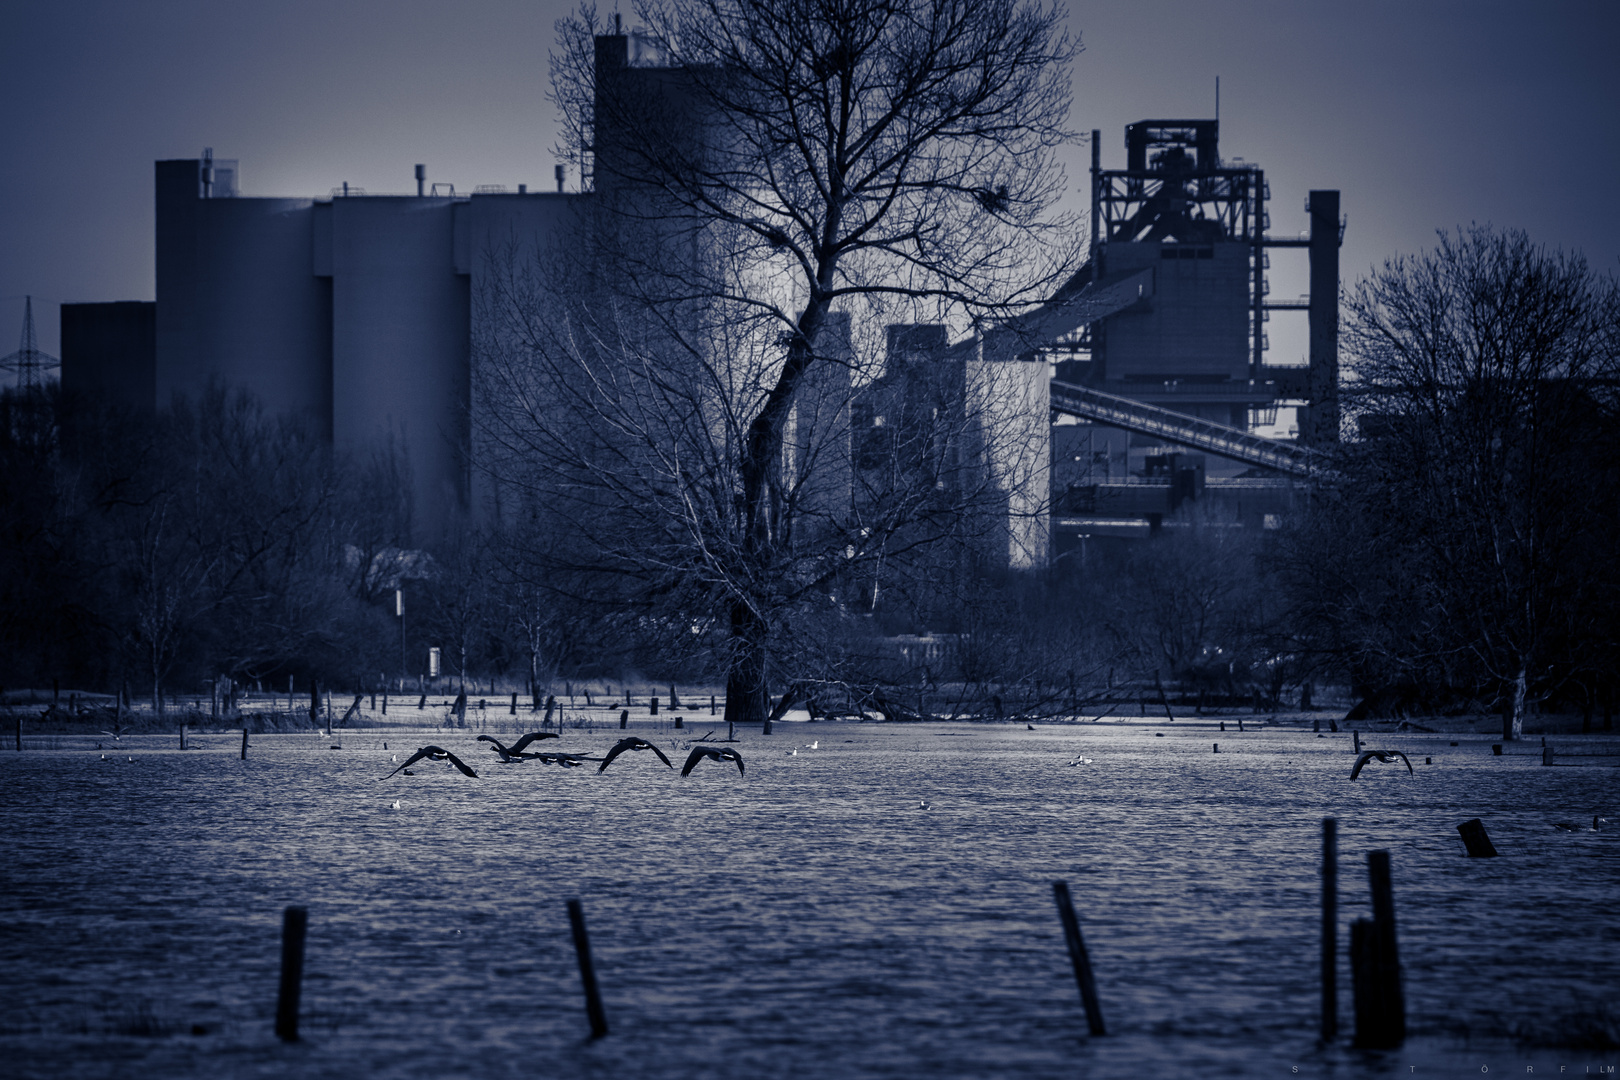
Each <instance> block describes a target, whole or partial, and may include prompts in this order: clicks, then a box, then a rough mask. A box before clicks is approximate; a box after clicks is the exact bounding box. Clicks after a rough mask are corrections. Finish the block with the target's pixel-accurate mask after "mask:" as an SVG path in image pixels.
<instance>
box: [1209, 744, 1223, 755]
mask: <svg viewBox="0 0 1620 1080" xmlns="http://www.w3.org/2000/svg"><path fill="white" fill-rule="evenodd" d="M1210 745H1211V746H1213V747H1214V748H1215V752H1216V753H1217V754H1218V753H1220V752H1221V744H1220V743H1210Z"/></svg>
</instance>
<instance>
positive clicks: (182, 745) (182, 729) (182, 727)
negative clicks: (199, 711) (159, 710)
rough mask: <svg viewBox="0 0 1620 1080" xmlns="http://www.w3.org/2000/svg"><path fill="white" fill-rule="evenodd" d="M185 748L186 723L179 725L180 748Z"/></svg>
mask: <svg viewBox="0 0 1620 1080" xmlns="http://www.w3.org/2000/svg"><path fill="white" fill-rule="evenodd" d="M185 748H186V725H184V724H181V725H180V749H182V750H184V749H185Z"/></svg>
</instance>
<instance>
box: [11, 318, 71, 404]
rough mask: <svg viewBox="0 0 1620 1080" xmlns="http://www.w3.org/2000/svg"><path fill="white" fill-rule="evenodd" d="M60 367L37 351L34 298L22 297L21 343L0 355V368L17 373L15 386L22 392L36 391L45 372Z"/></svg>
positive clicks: (47, 354)
mask: <svg viewBox="0 0 1620 1080" xmlns="http://www.w3.org/2000/svg"><path fill="white" fill-rule="evenodd" d="M58 367H60V362H59V361H58V360H57V359H56V357H54V356H52V355H51V354H49V353H44V352H40V351H39V342H38V341H37V340H36V339H35V337H34V298H33V297H32V296H28V297H25V298H24V299H23V330H22V345H21V346H20V347H19V348H18V349H17V351H16V352H14V353H10V354H8V355H6V356H3V357H0V368H5V369H6V370H7V371H15V372H16V373H17V387H18V389H20V390H22V391H23V392H24V393H30V392H33V391H37V390H39V389H41V388H42V386H43V385H44V378H45V372H46V370H48V369H56V368H58Z"/></svg>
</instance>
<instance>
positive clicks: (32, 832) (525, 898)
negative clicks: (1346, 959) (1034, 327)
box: [0, 723, 1620, 1078]
mask: <svg viewBox="0 0 1620 1080" xmlns="http://www.w3.org/2000/svg"><path fill="white" fill-rule="evenodd" d="M694 726H695V727H696V729H697V730H696V731H693V732H690V734H691V735H693V736H695V735H700V734H701V733H702V731H704V730H707V727H708V725H702V724H700V725H694ZM1155 731H1164V732H1165V734H1166V737H1164V738H1154V737H1153V736H1154V732H1155ZM641 733H642V734H644V735H647V736H648V737H649V738H652V739H653V740H654V741H655V742H658V743H659V744H660V745H661V746H663V747H665V748H666V749H672V748H673V747H674V744H675V742H676V736H678V735H679V736H686V735H688V734H689V733H688V732H679V733H677V732H672V731H668V730H661V729H656V728H652V727H647V728H644V729H643V730H642V732H641ZM946 733H950V735H949V737H947V735H946ZM617 737H618V733H617V730H616V729H615V730H612V731H604V732H573V731H571V732H568V733H566V734H565V736H564V738H563V739H562V740H560V743H559V742H549V743H548V744H547V746H546V749H551V748H553V747H559V748H561V749H567V750H574V751H580V752H586V753H601V752H602V751H603V750H605V749H606V748H607V747H608V746H610V745H611V744H612V742H613V741H614V740H615V739H616V738H617ZM384 738H386V739H388V740H389V743H390V745H391V747H392V749H391V750H387V751H385V750H383V749H382V743H381V740H382V739H384ZM1216 738H1218V740H1219V741H1220V743H1221V753H1220V754H1219V755H1215V754H1212V753H1211V752H1210V745H1209V744H1210V742H1211V741H1214V739H1216ZM812 740H817V741H819V743H820V748H819V749H817V750H809V749H807V748H805V749H800V751H799V753H798V754H797V755H795V756H791V757H790V756H788V755H787V753H786V751H787V750H788V749H789V748H792V747H803V746H804V744H806V743H808V742H811V741H812ZM1376 740H1377V741H1376V743H1375V745H1391V746H1397V747H1399V748H1401V749H1403V750H1405V751H1406V752H1407V753H1408V754H1409V755H1410V756H1411V757H1412V759H1413V761H1414V763H1416V762H1421V761H1422V760H1423V758H1424V757H1425V756H1430V757H1432V758H1433V762H1434V763H1433V765H1429V766H1424V765H1421V764H1419V765H1417V766H1416V768H1417V775H1416V776H1415V777H1409V776H1407V775H1406V770H1405V769H1404V768H1401V767H1400V766H1398V765H1397V766H1380V765H1378V764H1377V763H1374V764H1373V765H1372V766H1369V767H1368V770H1367V771H1366V772H1364V773H1363V775H1362V777H1361V779H1359V780H1357V781H1356V782H1355V783H1354V784H1352V783H1350V782H1349V781H1348V779H1347V777H1348V775H1349V767H1350V764H1351V762H1352V760H1353V754H1352V753H1351V750H1350V745H1349V738H1348V736H1334V737H1332V738H1328V739H1318V738H1316V737H1315V736H1314V735H1312V734H1310V733H1308V732H1294V731H1287V732H1280V731H1275V730H1272V731H1261V732H1250V733H1246V734H1236V733H1233V732H1230V731H1229V732H1225V733H1221V734H1219V735H1216V736H1211V734H1210V732H1209V731H1208V730H1206V729H1203V728H1194V727H1191V726H1190V725H1187V724H1185V723H1180V724H1175V725H1169V724H1164V725H1156V726H1155V725H1151V724H1145V723H1138V724H1102V725H1089V726H1086V727H1083V728H1081V727H1048V728H1044V729H1042V730H1039V731H1033V732H1031V731H1026V730H1024V729H1023V728H1022V727H1018V728H1013V727H979V726H967V725H954V726H952V725H938V726H931V727H921V726H918V727H888V726H877V725H829V724H818V725H814V726H811V725H784V726H781V727H778V733H777V734H776V735H772V736H769V737H765V736H761V735H759V734H758V733H752V734H750V735H748V736H746V737H745V738H744V741H742V742H741V743H739V744H738V746H739V748H740V749H741V751H742V753H743V755H744V757H745V759H746V760H747V766H748V772H747V776H746V777H739V776H738V775H737V773H736V770H735V769H734V768H732V767H731V766H729V764H717V763H711V762H704V763H702V764H700V765H699V766H698V768H697V769H696V770H695V771H694V772H693V774H692V775H691V776H690V777H688V778H686V779H684V780H683V779H681V778H680V777H679V776H678V775H677V773H676V772H674V771H672V770H670V769H666V768H665V767H664V766H663V765H662V764H661V763H660V762H658V761H657V760H656V759H654V758H653V757H652V755H650V754H640V755H626V756H624V757H621V758H620V759H619V760H618V761H616V762H614V764H613V766H612V767H611V768H610V769H609V770H607V771H606V772H604V773H602V774H600V775H599V774H597V773H596V772H595V771H594V768H591V769H573V770H563V769H559V768H556V767H550V766H544V765H540V764H538V763H533V762H530V763H526V764H522V765H509V766H503V765H500V764H498V763H496V762H495V761H494V759H493V755H492V754H490V753H489V752H488V750H487V749H486V747H485V745H481V744H477V743H475V742H473V740H472V735H471V734H470V733H467V734H459V733H458V734H456V735H450V734H448V733H445V732H442V731H441V732H437V733H434V734H432V735H427V734H422V735H402V734H401V733H399V732H390V733H387V734H386V735H384V734H381V733H375V734H374V733H369V732H367V733H351V734H349V735H348V736H346V737H345V740H344V748H343V749H342V750H341V751H338V750H331V749H328V746H329V741H328V740H326V739H324V738H320V737H316V736H309V735H283V736H258V737H256V738H255V740H254V746H253V749H252V752H251V754H250V757H249V760H247V761H245V762H243V761H240V760H238V758H237V753H236V751H237V746H238V744H237V742H236V741H235V740H234V739H233V738H231V737H229V736H203V737H197V736H193V738H192V744H193V746H194V747H197V746H200V747H201V749H200V750H199V749H193V750H192V751H189V752H186V753H181V752H179V751H178V750H176V749H174V748H173V742H174V741H173V740H172V739H157V738H151V739H133V740H132V739H126V740H125V741H124V743H123V744H122V746H123V747H124V749H122V750H121V751H119V752H118V753H116V754H114V753H111V752H109V754H108V756H109V758H111V759H112V760H107V761H103V760H101V754H100V752H91V751H87V750H85V749H79V748H76V746H75V745H74V741H73V740H65V741H64V743H63V748H61V749H57V750H48V751H40V752H27V753H24V754H16V753H6V754H4V755H0V828H3V830H4V835H5V837H6V839H5V850H6V856H5V863H4V869H3V871H0V873H3V881H4V889H3V890H0V905H3V911H4V919H3V926H0V957H3V960H0V966H3V970H4V971H5V972H6V977H5V979H4V980H3V985H0V1016H3V1019H0V1053H3V1054H4V1055H5V1060H7V1061H8V1062H9V1063H10V1064H9V1066H8V1067H7V1069H6V1070H0V1071H7V1072H10V1071H11V1070H12V1069H15V1070H17V1071H16V1072H15V1073H14V1074H15V1075H23V1076H32V1075H39V1076H85V1077H92V1076H109V1077H111V1076H162V1077H173V1078H189V1077H199V1078H201V1077H218V1076H300V1077H303V1076H333V1077H339V1076H341V1077H346V1078H355V1077H360V1076H364V1077H443V1076H477V1077H506V1076H513V1077H516V1076H534V1075H545V1076H562V1077H603V1078H609V1077H613V1078H617V1077H641V1076H645V1077H738V1078H745V1077H746V1078H754V1077H828V1078H834V1077H836V1078H842V1077H922V1076H926V1077H963V1078H968V1077H973V1078H978V1077H995V1076H1019V1077H1024V1076H1028V1077H1047V1076H1051V1077H1072V1076H1076V1075H1097V1076H1150V1075H1152V1076H1160V1075H1165V1076H1218V1075H1234V1076H1285V1075H1304V1076H1360V1075H1374V1074H1383V1073H1388V1074H1390V1075H1397V1074H1404V1075H1413V1074H1411V1073H1408V1067H1409V1066H1410V1065H1412V1064H1413V1063H1416V1064H1418V1065H1419V1066H1421V1067H1420V1068H1419V1070H1418V1073H1419V1074H1422V1075H1429V1076H1435V1075H1452V1074H1454V1073H1455V1074H1456V1075H1463V1074H1467V1075H1473V1076H1478V1075H1480V1071H1479V1070H1480V1065H1481V1064H1482V1063H1496V1064H1494V1065H1493V1066H1492V1069H1491V1071H1492V1072H1496V1073H1501V1072H1503V1071H1504V1070H1506V1071H1511V1072H1513V1073H1515V1074H1519V1075H1522V1074H1523V1071H1524V1068H1525V1067H1526V1066H1527V1065H1536V1066H1537V1067H1536V1075H1540V1074H1542V1072H1543V1071H1544V1070H1545V1071H1546V1072H1548V1073H1556V1072H1557V1067H1558V1065H1559V1064H1564V1065H1566V1066H1568V1067H1569V1069H1568V1071H1569V1073H1579V1072H1581V1070H1582V1068H1584V1067H1588V1066H1590V1067H1592V1068H1593V1071H1594V1072H1595V1071H1596V1067H1597V1066H1599V1065H1602V1064H1609V1063H1612V1061H1613V1059H1616V1058H1620V1053H1616V1052H1614V1051H1609V1052H1607V1056H1605V1054H1604V1052H1592V1051H1580V1050H1573V1049H1563V1050H1559V1049H1518V1048H1515V1047H1514V1044H1511V1043H1509V1042H1507V1041H1505V1039H1504V1038H1503V1036H1504V1035H1505V1034H1506V1032H1507V1031H1508V1030H1509V1029H1512V1028H1518V1029H1520V1030H1522V1031H1524V1032H1529V1033H1540V1034H1542V1035H1544V1036H1546V1037H1555V1036H1558V1035H1559V1034H1560V1033H1562V1032H1565V1031H1567V1030H1568V1029H1569V1028H1570V1027H1571V1025H1572V1024H1575V1023H1576V1022H1577V1019H1576V1018H1578V1016H1579V1014H1582V1013H1583V1012H1584V1013H1586V1014H1587V1015H1588V1016H1590V1014H1591V1013H1593V1011H1594V1010H1595V1011H1597V1012H1598V1013H1600V1014H1601V1013H1602V1011H1603V1010H1604V1009H1605V1008H1609V1006H1608V1005H1607V1004H1606V1003H1607V1002H1608V1001H1612V1000H1613V998H1614V996H1615V994H1614V988H1615V986H1616V977H1617V976H1620V930H1617V927H1620V890H1617V889H1616V888H1615V885H1616V883H1617V881H1620V873H1617V870H1620V863H1617V862H1616V859H1617V857H1620V842H1617V840H1620V833H1608V834H1604V833H1599V834H1592V833H1586V834H1566V833H1558V832H1556V831H1555V830H1553V829H1552V828H1551V824H1550V823H1551V822H1552V821H1553V820H1571V819H1573V818H1579V817H1580V816H1581V815H1586V816H1587V817H1589V816H1590V815H1591V814H1593V813H1605V814H1606V816H1608V817H1609V818H1610V819H1611V820H1615V819H1620V814H1617V813H1616V812H1615V810H1616V807H1615V806H1614V799H1615V792H1616V790H1617V788H1616V784H1615V781H1616V779H1617V778H1620V772H1616V771H1615V770H1613V769H1608V768H1601V767H1598V766H1597V765H1596V764H1594V765H1592V766H1590V767H1581V768H1552V769H1546V768H1540V767H1537V766H1535V765H1534V764H1532V763H1533V762H1535V761H1538V760H1539V759H1536V758H1531V757H1524V758H1492V757H1491V756H1490V750H1489V746H1488V745H1487V743H1486V741H1485V740H1480V739H1463V740H1462V745H1461V746H1460V747H1455V748H1453V747H1450V746H1449V745H1448V741H1449V738H1448V737H1435V736H1427V737H1422V736H1387V737H1386V736H1378V737H1376ZM428 742H438V743H440V744H441V745H444V746H446V747H448V748H449V749H451V750H453V751H454V752H455V753H457V754H458V755H460V756H462V757H463V758H464V759H465V760H467V761H468V762H469V763H474V764H476V766H477V767H478V769H479V771H480V773H481V775H480V778H479V779H477V780H470V779H467V778H465V777H463V776H461V775H460V774H458V773H456V772H454V771H453V770H452V768H451V767H450V766H449V765H448V764H442V763H440V764H431V763H428V762H421V763H418V765H417V766H415V767H414V771H416V773H417V775H415V776H404V775H400V776H395V777H393V778H392V779H389V780H387V781H380V780H379V779H378V778H379V777H382V776H384V775H386V774H387V772H388V771H389V770H390V769H391V768H393V767H394V764H393V761H392V759H393V758H394V757H396V756H398V757H399V759H400V760H404V754H403V753H401V750H402V749H404V750H406V751H409V750H414V749H415V748H416V747H417V746H420V745H423V744H425V743H428ZM84 745H86V746H87V745H89V744H88V743H86V744H84ZM1611 749H1612V747H1611ZM1077 754H1083V755H1084V756H1085V757H1088V758H1091V759H1092V762H1091V764H1089V765H1081V766H1075V767H1065V764H1064V763H1065V762H1068V761H1070V760H1073V759H1074V758H1075V757H1076V755H1077ZM130 756H133V758H134V760H133V761H128V760H126V758H127V757H130ZM672 756H673V755H672ZM677 763H679V762H677ZM396 800H397V801H398V802H399V804H400V806H399V808H398V809H394V808H393V803H394V802H395V801H396ZM921 801H926V803H927V809H922V808H920V807H919V802H921ZM1326 815H1334V816H1337V817H1338V818H1339V820H1340V826H1339V835H1340V841H1339V843H1340V852H1341V859H1340V880H1341V914H1342V916H1343V919H1344V921H1345V922H1346V923H1348V921H1349V920H1350V919H1352V918H1355V917H1357V916H1358V915H1362V914H1366V913H1367V895H1366V877H1365V873H1364V871H1363V870H1362V866H1363V865H1364V862H1363V858H1364V853H1365V852H1366V851H1367V850H1369V849H1373V848H1387V849H1389V850H1390V852H1391V853H1392V856H1393V860H1394V872H1395V887H1396V907H1397V914H1398V918H1399V920H1400V935H1401V950H1402V958H1403V961H1404V963H1405V967H1406V973H1407V997H1408V1002H1409V1009H1410V1011H1411V1027H1412V1029H1413V1031H1414V1032H1415V1038H1414V1039H1413V1041H1412V1042H1411V1043H1410V1044H1409V1046H1408V1047H1407V1048H1406V1049H1405V1050H1403V1051H1400V1052H1397V1053H1394V1054H1392V1055H1388V1056H1386V1057H1378V1056H1366V1055H1360V1054H1357V1053H1354V1052H1352V1051H1349V1050H1347V1049H1344V1048H1340V1047H1333V1048H1329V1049H1328V1050H1326V1051H1323V1050H1319V1049H1318V1048H1317V1047H1316V1046H1315V1044H1314V1034H1315V1030H1316V1016H1317V1008H1318V992H1319V991H1318V981H1317V963H1318V961H1317V955H1318V954H1317V947H1318V946H1317V940H1318V939H1317V935H1318V932H1319V930H1318V907H1317V905H1318V903H1319V891H1318V890H1319V885H1318V882H1319V879H1318V859H1319V843H1320V821H1321V818H1322V817H1323V816H1326ZM1470 817H1482V818H1484V819H1485V821H1486V824H1487V825H1488V827H1489V829H1490V832H1491V836H1492V838H1493V840H1494V841H1495V843H1496V846H1497V847H1498V849H1500V850H1501V851H1502V853H1503V855H1504V857H1503V858H1500V859H1495V860H1468V859H1465V858H1463V857H1462V847H1461V843H1460V841H1459V839H1458V837H1457V834H1456V831H1455V826H1456V825H1457V823H1459V822H1461V821H1463V820H1465V819H1466V818H1470ZM1056 878H1064V879H1067V880H1068V881H1069V882H1070V886H1071V889H1072V891H1073V893H1074V897H1075V903H1076V906H1077V909H1078V911H1079V914H1080V919H1081V924H1082V926H1083V928H1084V931H1085V934H1086V937H1087V943H1088V946H1089V948H1090V951H1091V954H1092V959H1093V963H1094V965H1095V967H1096V970H1097V977H1098V983H1099V987H1100V991H1101V994H1102V1003H1103V1009H1104V1013H1105V1016H1106V1017H1107V1020H1108V1023H1109V1026H1110V1030H1111V1032H1112V1033H1113V1034H1111V1035H1110V1036H1109V1037H1108V1038H1106V1039H1100V1040H1094V1041H1091V1042H1089V1043H1088V1041H1087V1040H1086V1039H1085V1038H1084V1032H1085V1023H1084V1018H1083V1015H1082V1013H1081V1010H1080V1005H1079V999H1078V995H1077V993H1076V991H1075V987H1074V983H1073V979H1072V976H1071V973H1070V970H1069V968H1068V960H1067V956H1066V954H1065V952H1064V948H1063V941H1062V933H1061V928H1060V926H1059V923H1058V920H1057V918H1056V915H1055V912H1054V910H1053V907H1052V899H1051V891H1050V883H1051V881H1052V880H1054V879H1056ZM573 896H577V897H580V898H581V899H582V901H583V903H584V906H585V912H586V916H587V919H588V921H589V924H590V927H591V932H592V939H593V941H592V944H593V949H594V952H595V956H596V963H597V974H598V979H599V981H600V983H601V986H602V992H603V997H604V1000H605V1003H606V1007H607V1013H608V1021H609V1023H610V1025H611V1026H612V1029H613V1034H612V1035H611V1036H610V1037H609V1038H607V1039H605V1040H602V1041H600V1042H597V1043H590V1042H588V1041H587V1040H585V1039H584V1035H585V1033H586V1031H587V1030H588V1029H587V1025H586V1021H585V1017H584V1010H583V1006H582V1002H581V998H580V992H579V976H578V969H577V967H575V964H574V957H573V952H572V945H571V943H570V939H569V936H568V922H567V918H566V914H565V911H564V900H565V899H566V898H568V897H573ZM292 903H297V904H304V905H307V906H308V907H309V909H310V932H309V946H308V959H307V979H306V983H305V988H304V1020H303V1031H304V1034H305V1036H306V1038H305V1040H304V1041H303V1042H302V1043H300V1044H298V1045H296V1046H282V1045H279V1044H277V1043H276V1042H275V1040H274V1038H273V1037H272V1036H271V1019H272V1013H273V1010H274V1005H275V1001H274V997H275V984H276V968H277V964H278V962H279V940H278V934H279V927H280V912H281V909H282V907H283V906H285V905H287V904H292ZM1345 936H1347V935H1344V934H1342V933H1341V942H1342V941H1343V940H1344V937H1345ZM1341 984H1342V989H1341V1000H1342V1001H1343V1002H1345V1006H1344V1011H1345V1013H1346V1015H1345V1016H1344V1018H1343V1020H1342V1021H1341V1022H1342V1024H1343V1025H1344V1026H1345V1027H1346V1028H1348V1027H1349V1026H1350V1021H1349V1016H1348V1011H1349V1005H1348V1002H1349V989H1348V972H1344V973H1343V974H1341ZM1607 1015H1608V1017H1609V1024H1610V1027H1611V1029H1612V1026H1613V1013H1612V1012H1610V1013H1608V1014H1607ZM1600 1020H1601V1017H1600ZM1465 1036H1466V1039H1465ZM1468 1040H1471V1041H1468ZM1295 1066H1298V1067H1299V1070H1300V1071H1299V1073H1297V1074H1295V1073H1292V1072H1290V1070H1291V1069H1292V1068H1293V1067H1295Z"/></svg>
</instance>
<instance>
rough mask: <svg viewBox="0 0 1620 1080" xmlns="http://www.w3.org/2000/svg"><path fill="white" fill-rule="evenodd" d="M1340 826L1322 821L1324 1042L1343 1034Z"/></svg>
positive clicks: (1330, 821)
mask: <svg viewBox="0 0 1620 1080" xmlns="http://www.w3.org/2000/svg"><path fill="white" fill-rule="evenodd" d="M1338 846H1339V822H1338V820H1337V819H1335V818H1323V819H1322V1041H1323V1042H1332V1041H1333V1039H1334V1037H1335V1036H1337V1035H1338V1034H1339V970H1338V953H1339V851H1338Z"/></svg>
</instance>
